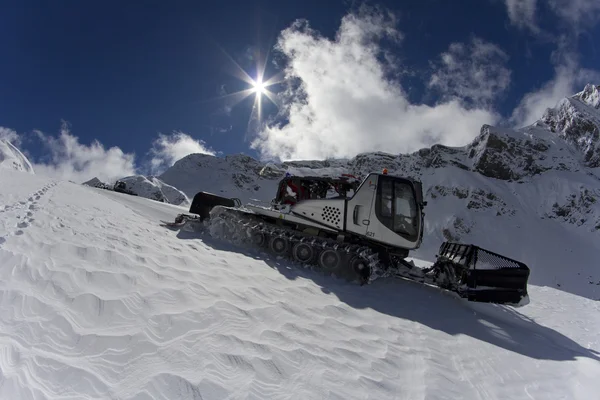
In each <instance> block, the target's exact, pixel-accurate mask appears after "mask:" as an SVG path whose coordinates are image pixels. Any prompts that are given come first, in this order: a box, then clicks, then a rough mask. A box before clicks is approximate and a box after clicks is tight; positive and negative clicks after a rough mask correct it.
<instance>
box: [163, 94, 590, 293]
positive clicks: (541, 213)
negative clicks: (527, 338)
mask: <svg viewBox="0 0 600 400" xmlns="http://www.w3.org/2000/svg"><path fill="white" fill-rule="evenodd" d="M598 98H600V95H599V92H598V87H596V86H593V85H588V86H586V88H585V90H583V91H582V92H580V93H577V94H576V95H574V96H572V97H570V98H567V99H564V100H562V101H560V102H559V103H558V104H557V107H556V108H553V109H548V110H547V112H546V113H545V114H544V116H542V118H541V119H540V120H539V121H537V122H536V123H535V124H532V125H531V126H527V127H524V128H522V129H520V130H518V131H514V130H510V129H504V128H498V127H493V126H489V125H484V126H483V127H482V128H481V131H480V133H479V135H478V136H477V137H476V138H475V139H474V140H473V142H472V143H470V144H469V145H467V146H464V147H460V148H450V147H446V146H442V145H435V146H433V147H431V148H427V149H422V150H420V151H418V152H415V153H412V154H401V155H392V154H386V153H381V152H379V153H365V154H359V155H358V156H356V157H354V158H353V159H350V160H325V161H295V162H286V163H281V164H263V163H261V162H259V161H257V160H255V159H253V158H251V157H248V156H243V155H235V156H227V157H224V158H218V157H214V156H210V155H200V154H192V155H189V156H187V157H185V158H183V159H181V160H179V161H178V162H176V163H175V165H174V166H173V167H171V168H170V169H168V170H167V171H166V172H165V173H164V174H162V175H161V176H160V178H161V179H162V180H163V181H165V182H167V183H168V184H170V185H172V186H175V187H177V188H179V189H180V190H182V191H184V192H185V193H186V194H187V195H188V196H189V197H192V196H193V195H194V194H195V193H196V192H198V191H200V190H203V191H209V192H213V193H216V194H220V195H222V196H228V197H239V198H240V199H241V200H242V201H243V202H245V203H246V202H254V203H256V202H257V201H256V200H254V199H258V200H260V201H262V202H264V203H269V202H270V201H271V200H272V199H273V197H274V196H275V193H276V187H277V183H278V181H279V179H281V177H282V176H283V175H284V174H285V173H286V172H290V173H292V174H295V175H303V176H306V175H329V176H332V175H333V176H339V175H340V174H342V173H351V174H354V175H356V176H358V177H364V176H366V175H367V174H368V173H369V172H373V171H374V172H379V171H381V170H382V169H383V168H387V169H388V170H389V172H390V173H391V174H396V175H401V176H410V177H414V178H417V179H419V180H421V181H422V182H423V188H424V191H425V195H426V200H427V202H428V205H427V207H426V209H425V211H426V217H425V221H426V227H425V236H424V241H423V246H422V247H421V248H420V249H419V250H417V251H416V252H415V253H414V255H415V256H417V257H420V258H422V259H425V260H428V261H434V260H435V258H434V255H435V254H436V253H437V250H438V248H439V246H440V244H441V243H442V242H443V241H445V240H452V241H462V242H466V243H474V244H477V245H479V246H483V247H485V248H489V249H490V250H492V251H496V252H500V253H503V254H506V255H507V256H509V257H513V258H517V259H519V260H521V261H523V262H525V263H526V264H527V265H528V266H529V267H530V268H531V270H532V275H531V281H532V282H533V283H535V284H538V285H545V286H549V287H554V288H559V289H561V290H565V291H568V292H570V293H574V294H577V295H580V296H585V297H588V298H590V299H594V300H599V299H600V268H598V261H597V260H598V254H600V110H599V107H600V106H599V103H598Z"/></svg>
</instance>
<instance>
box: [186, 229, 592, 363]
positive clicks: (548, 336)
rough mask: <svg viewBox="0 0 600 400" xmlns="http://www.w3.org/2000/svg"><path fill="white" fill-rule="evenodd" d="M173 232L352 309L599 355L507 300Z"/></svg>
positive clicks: (507, 343)
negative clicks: (358, 275)
mask: <svg viewBox="0 0 600 400" xmlns="http://www.w3.org/2000/svg"><path fill="white" fill-rule="evenodd" d="M177 237H178V238H180V239H201V240H202V241H203V242H204V243H206V244H207V245H209V246H211V247H213V248H214V249H216V250H221V251H229V252H235V253H240V254H244V255H246V256H248V257H250V258H253V259H260V260H262V261H264V262H265V263H266V264H267V265H268V266H270V267H271V268H274V269H276V270H277V271H279V273H281V274H282V275H283V276H285V277H286V278H287V279H290V280H295V279H297V278H304V279H309V280H311V281H313V282H314V283H315V284H317V285H318V286H319V287H320V288H321V290H322V291H323V292H324V293H328V294H334V295H335V296H337V297H338V298H339V299H340V301H342V302H344V303H346V304H348V305H349V306H350V307H353V308H355V309H367V308H370V309H373V310H375V311H377V312H380V313H383V314H387V315H390V316H393V317H397V318H402V319H405V320H410V321H415V322H418V323H420V324H422V325H425V326H428V327H429V328H431V329H435V330H438V331H442V332H445V333H447V334H449V335H466V336H470V337H472V338H474V339H478V340H481V341H484V342H487V343H489V344H491V345H494V346H497V347H500V348H503V349H505V350H508V351H512V352H514V353H518V354H521V355H523V356H526V357H530V358H534V359H538V360H555V361H570V360H575V359H576V357H588V358H590V359H593V360H596V361H600V353H599V352H597V351H595V350H592V349H586V348H584V347H582V346H580V345H579V344H578V343H576V342H574V341H573V340H571V339H569V338H568V337H566V336H564V335H563V334H561V333H559V332H557V331H555V330H553V329H551V328H548V327H545V326H543V325H540V324H538V323H537V322H535V321H534V320H533V319H531V318H529V317H527V316H525V315H523V314H521V313H520V312H518V311H517V310H516V309H514V308H512V307H509V306H502V305H497V304H484V303H471V302H467V300H464V299H460V298H458V297H457V296H455V295H454V294H453V293H450V292H447V291H443V290H441V289H437V288H433V287H430V286H425V285H422V284H419V283H416V282H411V281H408V280H401V279H396V278H389V279H379V280H376V281H374V282H373V283H371V284H370V285H366V286H359V285H358V284H357V283H355V282H347V281H346V280H344V279H341V278H336V277H333V276H326V275H324V274H323V273H322V272H319V271H316V270H312V269H310V268H305V267H303V266H302V265H300V264H298V263H295V262H293V261H290V260H286V259H276V258H275V257H274V256H273V255H271V254H269V253H267V252H266V251H260V250H259V249H254V248H248V247H245V246H237V245H235V244H231V243H226V242H223V241H220V240H217V239H214V238H211V237H210V236H208V235H202V234H199V233H193V232H186V231H179V232H178V234H177ZM532 301H535V300H532Z"/></svg>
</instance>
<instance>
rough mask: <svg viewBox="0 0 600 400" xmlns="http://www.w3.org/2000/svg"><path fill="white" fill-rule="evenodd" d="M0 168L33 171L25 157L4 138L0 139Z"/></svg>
mask: <svg viewBox="0 0 600 400" xmlns="http://www.w3.org/2000/svg"><path fill="white" fill-rule="evenodd" d="M0 168H8V169H13V170H16V171H23V172H28V173H30V174H33V173H34V172H33V167H32V166H31V163H30V162H29V160H28V159H27V157H25V155H24V154H23V153H21V151H20V150H19V149H18V148H16V147H15V146H14V145H13V144H12V143H10V142H9V141H7V140H4V139H0Z"/></svg>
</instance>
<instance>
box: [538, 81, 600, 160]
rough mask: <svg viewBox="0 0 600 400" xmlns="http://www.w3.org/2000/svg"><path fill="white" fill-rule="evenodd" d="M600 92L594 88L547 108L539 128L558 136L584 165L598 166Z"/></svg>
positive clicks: (599, 149) (586, 89)
mask: <svg viewBox="0 0 600 400" xmlns="http://www.w3.org/2000/svg"><path fill="white" fill-rule="evenodd" d="M599 108H600V93H599V91H598V87H597V86H595V85H590V84H588V85H586V87H585V89H584V90H583V91H582V92H579V93H577V94H576V95H574V96H572V97H569V98H565V99H563V100H561V101H560V102H559V103H558V104H557V106H556V107H555V108H549V109H547V110H546V112H545V113H544V116H543V117H542V119H541V120H540V123H539V126H542V127H544V128H546V129H548V130H549V131H551V132H553V133H556V134H558V135H559V136H560V137H561V138H562V139H564V140H565V141H566V142H567V143H569V144H570V145H572V146H573V147H574V148H576V149H577V150H578V151H579V152H580V153H581V154H582V156H583V162H584V164H585V166H587V167H590V168H597V167H600V112H599V111H598V109H599Z"/></svg>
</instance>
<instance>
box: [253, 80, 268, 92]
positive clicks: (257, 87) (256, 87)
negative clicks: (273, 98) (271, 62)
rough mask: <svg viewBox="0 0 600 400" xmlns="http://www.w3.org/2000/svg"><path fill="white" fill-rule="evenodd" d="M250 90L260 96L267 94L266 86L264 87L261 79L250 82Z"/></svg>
mask: <svg viewBox="0 0 600 400" xmlns="http://www.w3.org/2000/svg"><path fill="white" fill-rule="evenodd" d="M252 90H253V91H254V93H256V94H258V95H261V94H266V93H267V85H265V84H264V83H263V81H262V79H257V80H255V81H253V82H252Z"/></svg>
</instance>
